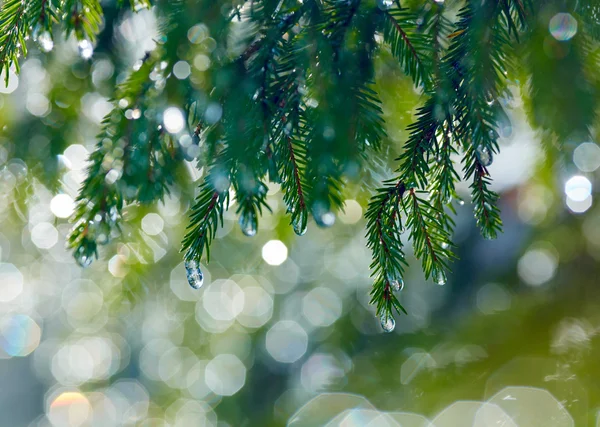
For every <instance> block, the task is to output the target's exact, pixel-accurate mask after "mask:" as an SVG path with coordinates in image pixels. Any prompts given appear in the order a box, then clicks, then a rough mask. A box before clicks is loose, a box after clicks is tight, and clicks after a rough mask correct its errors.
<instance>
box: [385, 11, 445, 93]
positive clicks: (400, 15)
mask: <svg viewBox="0 0 600 427" xmlns="http://www.w3.org/2000/svg"><path fill="white" fill-rule="evenodd" d="M381 13H382V14H383V16H384V20H383V21H384V22H383V37H384V40H385V42H386V43H388V44H389V45H390V47H391V50H392V53H393V55H394V56H395V57H396V58H397V59H398V61H400V65H401V66H402V68H403V69H404V72H405V73H406V74H407V75H409V76H410V77H411V78H412V79H413V81H414V84H415V86H421V85H423V86H424V87H425V89H426V90H427V89H429V88H430V87H431V83H432V79H431V71H432V70H431V66H432V64H431V59H432V57H433V55H434V52H435V50H433V49H435V46H434V43H433V41H434V39H433V38H432V37H431V36H430V35H429V34H428V33H424V32H421V31H419V24H418V20H419V16H418V15H417V14H415V13H411V12H410V11H409V10H408V9H402V8H396V7H394V8H392V9H385V10H382V11H381ZM432 48H433V49H432Z"/></svg>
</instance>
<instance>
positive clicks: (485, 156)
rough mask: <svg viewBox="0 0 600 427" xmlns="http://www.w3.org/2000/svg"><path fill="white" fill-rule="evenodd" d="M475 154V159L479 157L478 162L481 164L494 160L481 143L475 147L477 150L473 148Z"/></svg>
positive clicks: (485, 164)
mask: <svg viewBox="0 0 600 427" xmlns="http://www.w3.org/2000/svg"><path fill="white" fill-rule="evenodd" d="M475 154H476V155H477V159H479V163H481V164H482V165H483V166H489V165H491V164H492V161H493V160H494V157H493V155H492V152H491V151H490V149H489V148H487V147H486V146H483V145H480V146H479V147H477V150H475Z"/></svg>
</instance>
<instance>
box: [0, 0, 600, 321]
mask: <svg viewBox="0 0 600 427" xmlns="http://www.w3.org/2000/svg"><path fill="white" fill-rule="evenodd" d="M123 3H127V4H128V5H129V6H131V7H133V9H138V8H140V7H153V9H154V11H155V13H156V15H157V16H158V18H159V21H160V22H161V28H160V30H161V36H160V37H159V38H158V39H157V47H156V49H154V50H153V51H152V52H148V53H147V54H146V56H145V57H144V58H143V59H142V60H140V61H139V62H138V64H137V65H136V66H135V67H134V70H132V71H131V73H130V76H129V77H128V78H127V80H126V81H125V82H124V83H122V84H121V85H119V86H118V87H117V88H116V90H115V94H114V97H113V99H114V101H113V102H114V108H113V110H112V111H111V112H110V113H109V114H108V115H107V116H106V117H105V119H104V121H103V123H102V131H101V133H100V135H99V137H98V145H97V148H96V150H95V152H94V153H93V154H92V155H91V157H90V166H89V169H88V171H87V172H88V173H87V178H86V180H85V181H84V183H83V186H82V188H81V191H80V195H79V198H78V206H77V209H76V212H75V214H74V216H73V220H74V223H75V226H74V228H73V230H72V232H71V234H70V236H69V239H68V244H69V245H70V247H71V248H73V250H74V254H75V257H76V259H77V260H78V262H79V263H80V264H82V265H84V266H85V265H88V264H89V263H90V262H91V261H92V259H93V257H94V256H96V257H97V245H99V244H100V245H101V244H105V243H107V242H108V240H109V238H110V236H112V235H114V234H115V231H118V230H119V229H120V228H119V227H120V223H121V221H122V216H121V212H122V209H123V208H124V206H126V205H128V204H133V203H141V204H147V203H151V202H154V201H156V200H160V199H162V198H163V197H164V196H165V194H166V193H167V192H168V191H169V187H170V186H173V185H177V184H176V183H177V179H176V176H175V174H176V170H177V168H178V166H179V165H180V164H181V163H182V161H183V160H194V159H197V161H198V166H199V167H203V168H204V169H205V171H206V174H205V179H204V181H203V182H202V184H201V185H200V188H199V195H198V197H197V199H196V202H195V204H194V205H193V207H192V208H191V210H190V223H189V226H188V232H187V234H186V236H185V238H184V240H183V251H184V252H185V259H186V270H187V271H188V278H189V280H190V284H191V285H192V286H193V287H194V288H198V287H200V286H201V284H202V278H203V277H202V273H201V271H200V270H199V268H198V265H199V261H200V259H201V257H202V256H203V255H204V256H205V257H206V259H207V260H208V258H209V255H210V245H211V243H212V240H213V239H214V237H215V233H216V231H217V228H218V227H219V226H220V225H221V224H222V223H223V216H224V213H225V211H226V210H227V209H228V208H229V206H230V202H231V197H235V199H236V203H235V207H236V213H237V214H238V216H239V224H240V226H241V229H242V231H243V233H244V234H246V235H248V236H252V235H254V234H255V233H256V231H257V227H258V221H259V217H260V215H261V213H262V212H263V210H264V209H267V210H268V209H269V206H268V204H267V201H266V195H267V182H268V181H271V182H276V183H280V184H281V188H282V191H283V199H284V202H285V205H286V207H287V212H288V215H289V219H290V224H291V225H292V227H293V229H294V231H295V232H296V233H297V234H298V235H302V234H304V233H305V231H306V228H307V225H308V222H309V216H312V218H313V219H314V221H315V223H316V224H317V225H318V226H320V227H327V226H330V225H332V224H333V222H334V220H335V213H336V212H337V211H338V210H340V209H342V208H343V203H344V202H343V201H344V196H343V192H344V185H345V182H346V180H347V179H348V177H350V176H352V175H354V174H355V173H356V172H355V171H356V170H357V169H359V167H360V166H361V165H364V164H365V161H366V159H369V158H370V156H373V155H375V153H376V152H377V151H379V150H381V149H382V147H383V146H385V145H386V144H388V142H389V141H388V139H387V137H386V131H385V124H384V121H383V118H382V107H381V101H380V99H379V94H378V93H377V91H376V90H375V89H374V88H375V85H374V77H375V76H374V59H375V57H376V55H377V54H378V52H379V51H380V50H382V49H384V50H388V51H389V52H391V54H392V55H393V57H394V58H395V60H396V61H397V63H398V64H399V66H400V67H401V68H402V70H403V71H404V73H405V74H406V75H407V76H409V77H410V78H411V79H412V80H413V83H414V85H415V87H417V88H418V89H419V91H420V92H421V93H422V104H421V107H420V108H419V109H418V112H417V114H416V117H415V119H414V122H413V123H412V124H411V125H410V126H409V128H408V132H409V136H408V139H407V141H406V142H405V143H404V145H403V147H402V154H401V155H400V157H399V158H398V159H397V171H396V175H395V177H393V178H392V179H389V180H387V181H385V182H383V183H382V187H381V188H380V189H378V190H377V191H376V192H375V194H374V195H373V197H372V199H371V201H370V203H369V206H368V210H367V212H366V220H367V237H368V246H369V248H370V249H371V250H372V253H373V261H372V264H371V269H372V275H373V279H374V283H373V289H372V291H371V296H372V303H373V304H375V305H376V307H377V314H378V315H379V316H380V317H381V321H382V327H383V328H384V330H386V331H391V330H393V328H394V312H397V313H400V312H405V309H404V308H403V306H402V305H401V303H400V301H399V295H400V294H399V291H400V290H401V289H402V288H403V287H404V281H403V276H404V270H405V267H406V265H407V263H406V257H405V254H404V250H403V243H402V239H401V235H402V234H403V233H405V232H407V233H408V234H407V237H408V241H410V242H412V245H413V248H414V254H415V256H416V258H418V259H419V260H420V262H421V263H422V268H423V271H424V273H425V276H426V277H427V278H432V279H433V280H434V281H435V282H436V283H438V284H444V283H445V282H446V274H447V271H448V268H449V263H450V262H451V261H452V259H453V257H454V254H453V251H452V249H453V244H452V241H451V236H452V231H453V226H454V222H453V219H452V215H453V213H454V206H455V205H456V204H457V203H461V201H460V200H459V198H458V197H457V194H456V191H455V184H456V182H457V181H458V180H460V179H465V180H467V181H468V182H470V189H471V196H472V202H473V205H474V216H475V219H476V221H477V225H478V226H479V228H480V230H481V233H482V235H483V236H484V237H485V238H494V237H495V236H496V235H497V233H498V232H499V231H500V230H501V226H502V222H501V220H500V216H499V211H498V208H497V203H496V202H497V199H498V196H497V195H496V194H495V193H494V192H493V191H491V190H490V183H491V178H490V175H489V173H488V169H487V167H488V166H489V165H490V163H491V162H492V160H493V156H494V154H496V153H497V152H498V150H499V147H498V143H497V140H498V130H499V128H501V127H502V126H503V124H504V123H505V121H506V113H505V112H504V110H503V108H502V106H501V103H500V101H501V100H506V99H508V98H509V97H510V92H509V85H512V86H514V87H516V86H517V85H519V84H520V86H521V92H522V97H523V98H524V99H525V101H526V103H527V107H528V108H527V109H528V113H529V117H530V119H531V122H532V124H533V125H536V126H538V127H539V128H541V129H542V130H543V131H544V132H546V134H547V135H550V137H551V138H554V140H559V141H560V140H564V139H565V138H567V137H572V136H573V135H577V136H579V137H582V138H583V137H585V136H586V135H588V134H589V132H591V129H592V128H593V123H594V120H596V118H595V116H594V108H589V107H590V105H591V106H592V107H593V106H595V105H597V103H596V102H597V99H596V98H597V96H598V93H599V92H600V90H598V86H599V80H600V79H599V78H598V74H597V66H598V64H599V62H598V48H599V40H600V33H599V31H598V28H600V25H599V23H598V17H599V13H600V2H599V1H597V0H593V1H588V2H574V1H573V2H569V1H567V2H564V1H558V0H556V1H555V0H544V1H535V2H533V1H531V0H483V1H482V0H463V1H458V0H457V1H450V0H447V1H445V2H444V1H443V0H435V1H434V0H424V1H402V2H400V1H398V0H394V1H392V0H255V1H242V0H237V1H215V0H195V1H194V0H178V1H157V2H149V1H148V2H147V1H137V2H136V1H130V2H119V3H118V5H119V6H120V7H125V6H127V5H126V4H123ZM102 19H103V18H102V7H101V5H100V3H99V2H98V1H97V0H63V1H60V0H47V1H46V0H23V1H21V0H16V1H15V0H6V1H4V3H3V4H2V7H1V10H0V66H1V67H2V69H3V70H4V71H5V75H6V76H8V70H9V68H10V67H11V66H13V65H14V66H15V67H16V69H17V71H18V57H19V56H20V54H23V55H25V54H26V45H27V39H28V37H29V36H33V37H34V38H38V39H39V43H40V44H41V47H42V48H44V47H46V48H44V50H49V49H47V47H48V41H49V40H50V41H52V38H51V37H52V31H53V30H56V28H61V29H62V30H63V31H64V32H66V34H67V35H69V34H73V35H74V37H76V38H77V39H78V40H79V41H80V43H83V44H84V46H88V44H89V46H91V43H93V42H94V39H95V36H96V34H97V33H98V31H99V29H100V28H101V27H102ZM41 37H43V39H41ZM205 42H206V43H205ZM86 43H87V44H86ZM203 43H204V45H203ZM198 46H202V48H203V49H205V50H206V54H207V56H208V55H210V60H211V61H212V64H213V65H212V67H210V68H208V69H204V70H202V71H198V70H197V69H192V75H191V76H189V77H188V76H183V78H181V73H179V72H178V71H177V67H178V64H181V61H190V62H191V59H192V58H193V55H194V54H195V53H196V52H197V48H198ZM50 49H51V46H50ZM553 49H554V51H559V50H560V52H563V53H561V55H562V56H560V55H558V54H556V55H554V57H553V53H552V52H553ZM540 52H541V53H540ZM548 52H550V53H548ZM564 52H566V53H564ZM84 56H89V55H84ZM204 68H207V67H204ZM568 70H570V72H571V74H574V75H571V76H570V77H572V78H574V79H575V78H576V79H578V84H577V87H576V88H570V89H571V90H573V91H575V94H574V95H573V96H571V95H568V94H565V92H562V91H560V90H557V88H560V86H561V85H565V84H566V83H565V81H564V80H565V79H564V78H561V76H562V77H564V76H565V73H567V72H569V71H568ZM188 74H189V73H188ZM555 86H556V87H555ZM567 92H568V91H567ZM553 96H554V97H556V99H553V98H552V97H553ZM573 99H577V100H582V99H583V100H584V101H585V102H582V104H583V105H585V111H581V110H582V109H583V106H581V107H579V106H578V105H575V104H576V103H575V102H572V101H573ZM549 103H552V104H559V105H557V106H556V108H554V110H553V111H554V112H548V111H546V110H544V108H545V107H544V106H545V105H548V104H549ZM562 104H564V107H562V106H561V105H562ZM557 112H558V113H557ZM457 158H460V161H461V162H462V170H457V167H459V166H457V161H456V159H457ZM459 169H460V167H459Z"/></svg>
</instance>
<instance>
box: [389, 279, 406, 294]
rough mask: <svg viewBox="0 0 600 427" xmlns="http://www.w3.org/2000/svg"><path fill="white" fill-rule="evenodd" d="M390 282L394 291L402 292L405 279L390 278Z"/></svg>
mask: <svg viewBox="0 0 600 427" xmlns="http://www.w3.org/2000/svg"><path fill="white" fill-rule="evenodd" d="M389 284H390V288H392V290H393V291H394V292H400V291H401V290H402V289H404V280H402V278H401V277H400V278H399V279H389Z"/></svg>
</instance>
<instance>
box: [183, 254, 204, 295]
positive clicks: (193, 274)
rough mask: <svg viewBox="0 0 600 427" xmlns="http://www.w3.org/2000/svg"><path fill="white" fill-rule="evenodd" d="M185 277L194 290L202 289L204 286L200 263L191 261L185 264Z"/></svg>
mask: <svg viewBox="0 0 600 427" xmlns="http://www.w3.org/2000/svg"><path fill="white" fill-rule="evenodd" d="M184 265H185V275H186V276H187V280H188V283H189V284H190V286H191V287H192V289H200V288H201V287H202V285H203V284H204V275H203V274H202V270H201V269H200V264H199V263H198V261H195V260H193V259H192V260H189V261H186V262H185V264H184Z"/></svg>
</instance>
